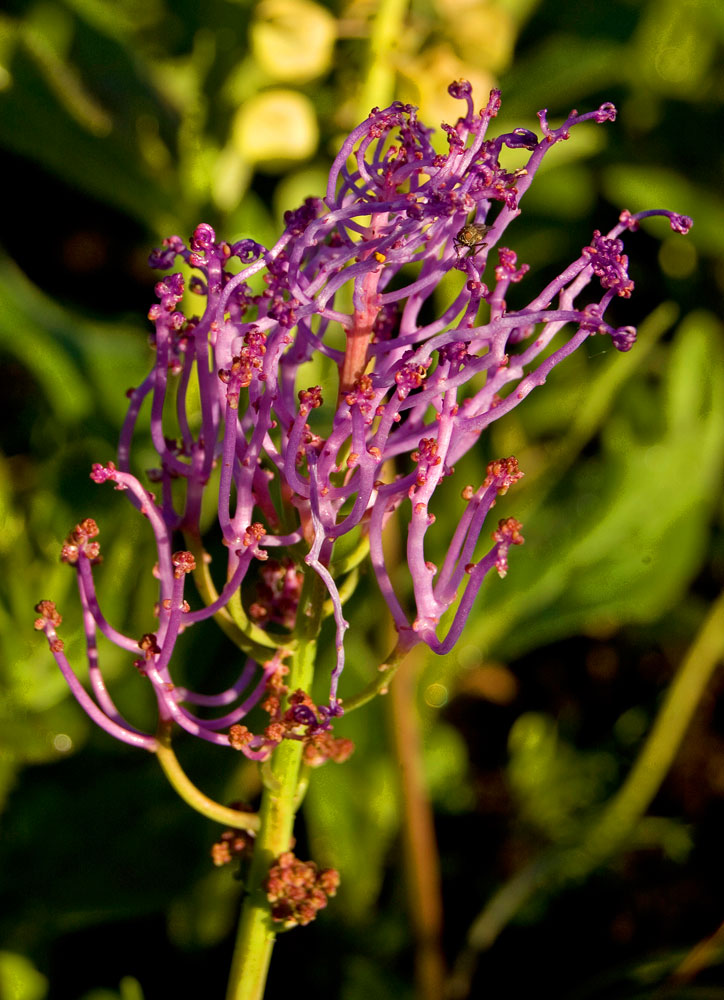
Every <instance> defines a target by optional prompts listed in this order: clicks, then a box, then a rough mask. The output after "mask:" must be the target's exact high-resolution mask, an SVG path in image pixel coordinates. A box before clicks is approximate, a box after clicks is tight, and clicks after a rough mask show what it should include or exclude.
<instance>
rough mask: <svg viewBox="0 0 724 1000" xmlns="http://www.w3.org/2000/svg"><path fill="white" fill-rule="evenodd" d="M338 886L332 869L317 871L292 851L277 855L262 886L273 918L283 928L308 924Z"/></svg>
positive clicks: (337, 878) (335, 873)
mask: <svg viewBox="0 0 724 1000" xmlns="http://www.w3.org/2000/svg"><path fill="white" fill-rule="evenodd" d="M338 887H339V873H338V872H337V871H336V870H335V869H334V868H323V869H322V870H321V871H320V870H319V869H318V868H317V866H316V865H315V863H314V862H313V861H300V860H299V859H298V858H296V857H295V856H294V854H293V853H292V851H286V852H285V853H284V854H282V855H281V856H280V857H279V858H277V860H276V862H275V863H274V864H273V865H272V866H271V868H270V869H269V875H268V876H267V879H266V882H265V885H264V888H265V889H266V894H267V899H268V900H269V905H270V907H271V915H272V920H274V921H276V922H277V923H281V924H283V926H284V928H285V930H286V929H288V928H292V927H299V926H301V927H304V926H305V925H306V924H310V923H311V922H312V921H313V920H314V919H315V917H316V916H317V913H318V912H319V911H320V910H322V909H324V907H325V906H326V905H327V900H328V899H329V898H330V897H331V896H335V895H336V894H337V888H338Z"/></svg>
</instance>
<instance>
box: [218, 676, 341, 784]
mask: <svg viewBox="0 0 724 1000" xmlns="http://www.w3.org/2000/svg"><path fill="white" fill-rule="evenodd" d="M287 672H288V671H287V668H286V667H282V668H280V669H277V670H276V671H275V672H274V673H273V674H271V676H270V677H269V680H268V681H267V696H266V698H265V700H264V701H263V702H262V704H261V707H262V708H263V709H264V711H265V712H267V713H268V714H269V725H268V726H266V728H265V729H264V742H265V744H266V746H267V747H268V749H269V750H270V751H271V750H273V749H274V747H276V746H278V745H279V744H280V743H281V741H282V740H284V739H288V740H298V741H300V742H302V743H303V744H304V749H303V752H302V755H303V759H304V763H305V764H307V765H308V766H309V767H320V766H321V765H322V764H325V763H326V762H327V761H328V760H331V761H333V762H334V763H335V764H343V763H344V762H345V761H346V760H348V759H349V758H350V757H351V755H352V753H353V752H354V743H353V742H352V740H349V739H346V738H345V737H342V736H333V735H332V733H331V732H330V722H329V719H328V718H327V717H326V716H324V714H323V713H322V711H321V710H320V709H319V708H318V706H317V705H315V703H314V702H313V701H312V699H311V698H310V697H309V695H308V694H306V692H304V691H302V690H297V691H295V692H294V693H293V694H291V695H289V698H288V704H289V707H288V708H287V709H286V711H282V707H281V706H282V701H283V699H284V698H285V696H286V695H287V694H288V688H287V686H286V685H285V684H284V682H283V679H282V678H283V675H284V674H285V673H287ZM255 739H256V737H255V736H254V734H253V733H252V732H251V730H250V729H249V728H248V727H247V726H242V725H240V724H239V723H237V724H236V725H234V726H232V727H231V728H230V729H229V743H230V745H231V746H232V747H233V748H234V749H235V750H243V748H244V747H246V746H249V744H250V743H252V741H253V740H255Z"/></svg>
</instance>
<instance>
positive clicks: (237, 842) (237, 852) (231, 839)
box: [211, 802, 254, 868]
mask: <svg viewBox="0 0 724 1000" xmlns="http://www.w3.org/2000/svg"><path fill="white" fill-rule="evenodd" d="M231 808H232V809H237V810H238V811H239V812H251V806H249V805H247V804H246V803H245V802H232V803H231ZM253 848H254V834H253V833H249V832H248V831H247V830H237V829H232V828H229V829H228V830H224V832H223V833H222V834H221V836H220V837H219V839H218V840H217V841H216V843H215V844H213V845H212V847H211V860H212V861H213V863H214V864H215V865H216V867H217V868H222V867H223V866H224V865H228V864H230V863H231V862H232V861H243V860H244V859H246V858H248V857H249V856H250V854H251V852H252V850H253Z"/></svg>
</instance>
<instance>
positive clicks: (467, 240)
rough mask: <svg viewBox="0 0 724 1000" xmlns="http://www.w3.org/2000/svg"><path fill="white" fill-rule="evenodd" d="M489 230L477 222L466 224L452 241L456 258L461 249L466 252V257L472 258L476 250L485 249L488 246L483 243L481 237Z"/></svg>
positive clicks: (489, 228) (489, 227) (488, 227)
mask: <svg viewBox="0 0 724 1000" xmlns="http://www.w3.org/2000/svg"><path fill="white" fill-rule="evenodd" d="M491 228H492V227H491V226H485V225H483V224H482V223H478V222H468V223H466V225H464V226H463V228H462V229H461V230H460V232H459V233H458V234H457V236H456V237H455V239H454V240H453V244H454V246H455V249H456V250H457V252H458V257H459V256H460V251H461V250H462V249H463V248H465V249H466V250H467V254H466V255H465V256H466V257H474V256H475V254H476V253H477V252H478V250H482V249H483V247H486V246H487V245H488V244H487V243H484V242H483V236H485V235H486V234H487V233H489V232H490V230H491Z"/></svg>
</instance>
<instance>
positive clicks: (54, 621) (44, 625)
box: [33, 601, 63, 653]
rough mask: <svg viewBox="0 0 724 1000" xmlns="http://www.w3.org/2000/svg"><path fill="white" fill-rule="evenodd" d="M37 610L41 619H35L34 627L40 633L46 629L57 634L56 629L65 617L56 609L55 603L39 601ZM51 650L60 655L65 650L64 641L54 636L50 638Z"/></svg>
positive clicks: (36, 606)
mask: <svg viewBox="0 0 724 1000" xmlns="http://www.w3.org/2000/svg"><path fill="white" fill-rule="evenodd" d="M35 610H36V611H37V613H38V615H39V616H40V617H39V618H36V619H35V621H34V622H33V627H34V628H36V629H37V630H38V632H42V631H44V630H45V629H52V631H53V632H55V629H56V628H57V627H58V626H59V625H60V623H61V622H62V621H63V616H62V615H61V614H60V612H59V611H58V609H57V608H56V606H55V602H54V601H38V603H37V604H36V605H35ZM50 648H51V650H52V651H53V652H54V653H60V652H61V651H62V649H63V640H62V639H59V638H58V637H57V636H56V635H53V637H52V638H50Z"/></svg>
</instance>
